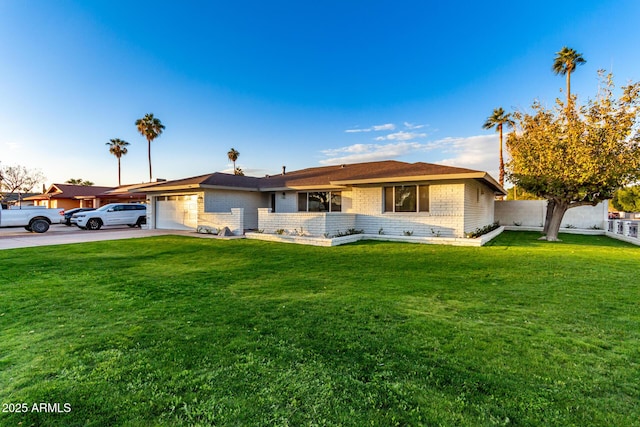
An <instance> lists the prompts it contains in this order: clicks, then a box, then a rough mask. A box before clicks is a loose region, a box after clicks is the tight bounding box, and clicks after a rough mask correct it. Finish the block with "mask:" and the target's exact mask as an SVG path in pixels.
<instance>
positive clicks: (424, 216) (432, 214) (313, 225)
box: [258, 180, 493, 237]
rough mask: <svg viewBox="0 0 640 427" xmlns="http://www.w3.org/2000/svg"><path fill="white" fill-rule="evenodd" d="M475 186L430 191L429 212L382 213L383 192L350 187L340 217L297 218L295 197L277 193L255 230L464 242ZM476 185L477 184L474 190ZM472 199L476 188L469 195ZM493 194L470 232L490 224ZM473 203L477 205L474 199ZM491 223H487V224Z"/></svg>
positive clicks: (312, 215)
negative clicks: (272, 207)
mask: <svg viewBox="0 0 640 427" xmlns="http://www.w3.org/2000/svg"><path fill="white" fill-rule="evenodd" d="M474 184H475V181H472V180H470V181H469V182H468V183H466V182H464V183H461V182H444V183H438V184H431V185H430V186H429V201H430V203H429V206H430V207H429V212H415V213H408V212H401V213H400V212H396V213H394V212H384V200H383V194H384V190H383V187H381V186H362V187H352V188H350V189H346V190H342V212H331V213H324V212H298V204H297V200H298V199H297V192H295V191H288V192H285V197H284V199H283V198H282V193H281V192H280V193H276V198H277V200H276V212H275V213H272V212H270V211H269V210H268V209H267V210H265V209H262V210H260V215H259V219H258V228H259V229H260V230H261V231H263V232H265V233H274V232H275V231H276V230H285V231H286V232H294V231H295V230H300V229H302V230H303V231H304V232H305V233H308V234H312V235H320V236H321V235H324V234H328V235H336V234H337V233H343V232H345V231H347V230H349V229H352V228H355V229H357V230H363V231H364V232H365V233H367V234H378V233H379V232H382V233H383V234H388V235H398V236H402V235H404V234H405V233H411V235H414V236H421V237H432V236H439V237H464V233H465V231H467V230H466V229H465V215H464V212H465V205H466V202H465V201H466V198H467V197H466V193H465V191H466V190H465V188H466V186H467V185H474ZM478 185H480V184H478ZM469 192H470V193H471V192H473V195H474V197H475V194H476V193H475V187H473V188H472V189H470V190H469ZM469 197H470V196H469ZM492 198H493V193H492V192H490V191H489V190H488V188H487V190H485V195H483V198H482V200H481V206H482V207H483V210H482V211H481V212H480V213H478V214H476V215H475V216H471V217H470V223H469V226H468V227H470V228H471V229H472V230H475V228H477V226H475V224H476V223H479V222H482V221H485V220H486V222H485V223H483V224H482V226H484V225H487V224H490V223H492V222H493V217H492V214H493V208H492V206H491V204H492V201H493V199H492ZM474 200H475V199H474ZM489 217H490V218H489Z"/></svg>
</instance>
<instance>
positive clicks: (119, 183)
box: [118, 157, 122, 187]
mask: <svg viewBox="0 0 640 427" xmlns="http://www.w3.org/2000/svg"><path fill="white" fill-rule="evenodd" d="M120 178H121V174H120V157H118V187H120V186H121V185H122V181H121V179H120Z"/></svg>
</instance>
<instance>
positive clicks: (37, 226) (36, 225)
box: [31, 219, 49, 233]
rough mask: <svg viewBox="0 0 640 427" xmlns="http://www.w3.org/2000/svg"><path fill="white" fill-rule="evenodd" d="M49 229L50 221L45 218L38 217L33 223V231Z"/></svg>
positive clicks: (39, 231) (42, 231)
mask: <svg viewBox="0 0 640 427" xmlns="http://www.w3.org/2000/svg"><path fill="white" fill-rule="evenodd" d="M48 229H49V223H48V222H47V221H45V220H44V219H36V220H35V221H33V222H32V223H31V231H35V232H36V233H45V232H46V231H47V230H48Z"/></svg>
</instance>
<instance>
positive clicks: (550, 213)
mask: <svg viewBox="0 0 640 427" xmlns="http://www.w3.org/2000/svg"><path fill="white" fill-rule="evenodd" d="M555 206H556V201H555V200H553V199H549V200H548V201H547V214H546V215H545V217H544V228H543V229H542V234H547V233H548V232H549V223H550V222H551V218H552V217H553V210H554V208H555Z"/></svg>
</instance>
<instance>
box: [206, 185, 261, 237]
mask: <svg viewBox="0 0 640 427" xmlns="http://www.w3.org/2000/svg"><path fill="white" fill-rule="evenodd" d="M198 206H199V207H198V209H199V212H198V221H199V222H200V216H201V215H200V214H204V213H228V212H231V209H233V208H243V209H244V228H245V229H248V230H250V229H257V228H258V209H259V208H266V207H268V206H269V194H267V193H259V192H257V191H233V190H206V191H205V193H204V204H202V203H200V204H199V205H198ZM203 225H206V224H203Z"/></svg>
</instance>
